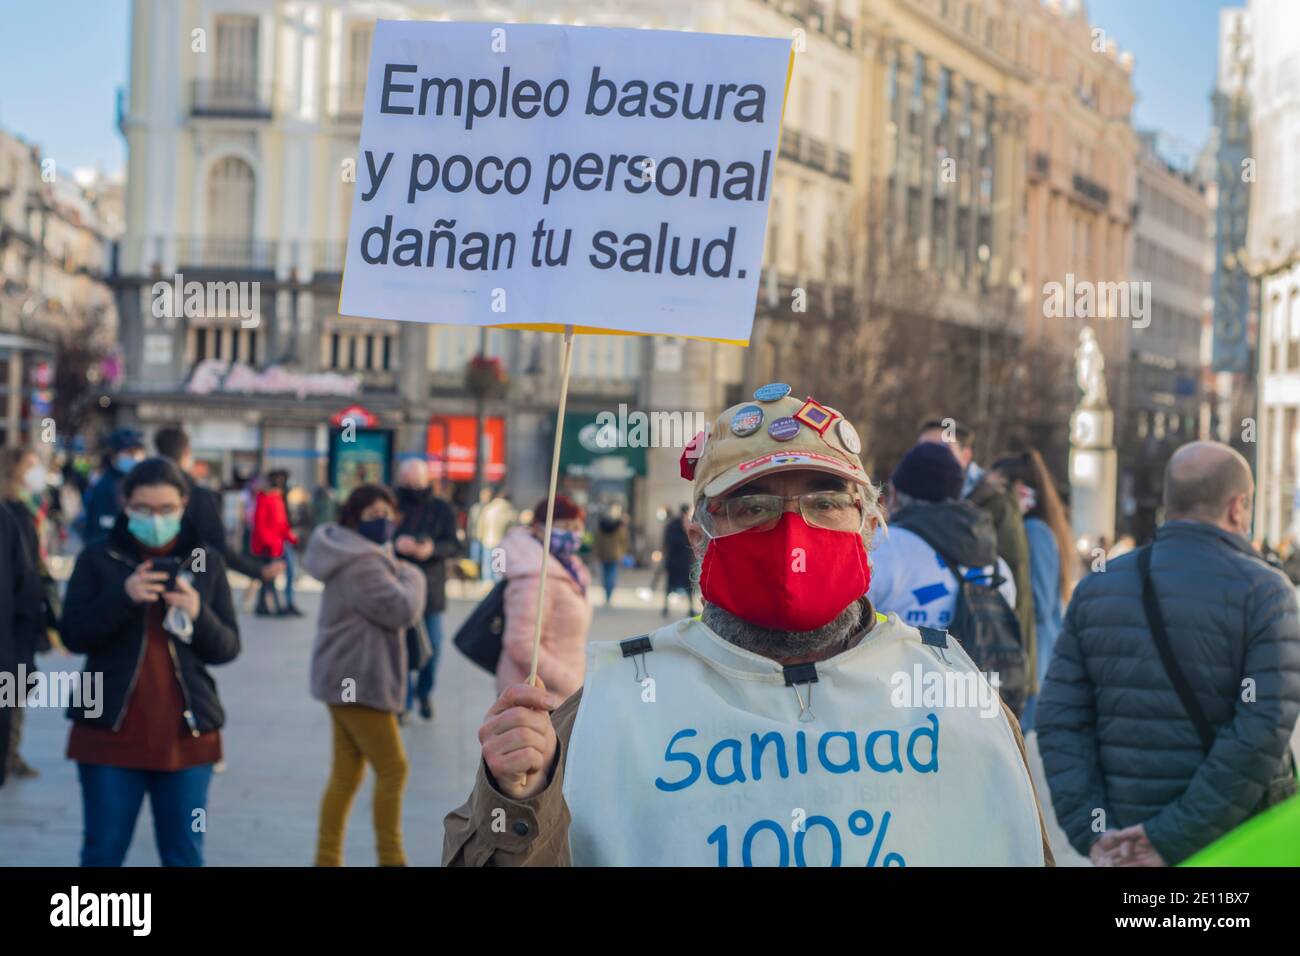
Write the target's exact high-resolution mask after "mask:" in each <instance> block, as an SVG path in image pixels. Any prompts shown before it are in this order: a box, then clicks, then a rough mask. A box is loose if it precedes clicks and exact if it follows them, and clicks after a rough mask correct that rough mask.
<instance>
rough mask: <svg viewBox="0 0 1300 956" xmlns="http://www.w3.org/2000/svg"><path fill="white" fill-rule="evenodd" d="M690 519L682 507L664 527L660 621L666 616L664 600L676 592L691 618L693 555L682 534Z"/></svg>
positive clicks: (693, 583) (687, 538) (693, 597)
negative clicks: (688, 609)
mask: <svg viewBox="0 0 1300 956" xmlns="http://www.w3.org/2000/svg"><path fill="white" fill-rule="evenodd" d="M690 517H691V506H690V505H682V506H681V508H680V509H679V510H678V511H677V513H676V514H675V515H673V516H672V517H671V518H670V519H669V521H668V523H667V524H666V525H664V546H663V552H664V610H663V616H664V617H667V616H668V598H669V597H671V596H672V595H673V594H675V593H677V592H678V591H681V592H682V593H684V594H685V595H686V604H687V606H688V607H689V608H690V612H691V613H690V616H691V617H694V616H695V582H694V581H693V580H692V577H693V574H692V572H693V570H694V567H695V552H694V551H693V550H692V549H691V539H690V537H689V536H688V535H687V533H686V530H687V526H688V525H689V523H690Z"/></svg>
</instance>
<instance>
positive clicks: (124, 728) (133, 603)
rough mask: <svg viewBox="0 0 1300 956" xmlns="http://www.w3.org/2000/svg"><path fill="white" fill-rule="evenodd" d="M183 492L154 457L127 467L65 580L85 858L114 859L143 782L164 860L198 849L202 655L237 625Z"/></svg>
mask: <svg viewBox="0 0 1300 956" xmlns="http://www.w3.org/2000/svg"><path fill="white" fill-rule="evenodd" d="M187 492H188V485H187V483H186V481H185V476H184V475H183V474H182V473H181V471H180V469H179V468H177V467H176V465H175V464H174V463H172V462H171V461H168V460H167V459H165V458H150V459H147V460H145V461H142V462H140V463H139V464H138V465H136V466H135V467H134V468H132V469H131V471H130V472H128V473H127V475H126V477H125V478H124V479H123V481H122V499H123V502H124V506H123V509H122V511H121V512H120V513H119V514H118V516H117V521H116V523H115V524H114V526H113V529H112V531H111V532H110V533H109V535H108V538H107V540H105V541H102V542H100V543H98V544H93V545H90V546H88V547H87V548H86V549H85V550H84V551H82V552H81V555H80V556H79V557H78V558H77V563H76V566H75V568H74V569H73V571H72V578H71V580H70V581H69V582H68V590H67V595H66V597H65V598H64V606H63V622H62V636H63V642H64V644H66V645H67V647H68V649H69V650H70V651H73V652H74V653H84V654H85V655H86V661H85V665H84V667H83V671H84V672H85V673H84V674H83V678H82V688H83V692H82V694H81V699H80V700H79V701H76V702H75V706H73V707H71V708H69V715H70V716H71V718H72V720H73V726H72V732H71V734H70V735H69V737H68V758H69V759H71V760H75V761H76V762H77V772H78V776H79V777H80V779H81V795H82V812H83V819H84V832H83V840H82V848H81V864H82V866H120V865H121V864H122V861H123V859H124V858H125V857H126V853H127V850H128V849H129V847H130V844H131V835H132V833H133V832H134V830H135V822H136V817H137V816H138V815H139V813H140V805H141V803H142V802H143V801H144V797H145V794H146V793H147V794H148V795H149V804H150V807H151V808H152V811H153V819H154V837H155V840H156V842H157V845H158V855H159V858H160V860H161V862H162V865H163V866H201V865H202V863H203V832H204V830H205V829H206V827H204V826H198V825H196V821H197V819H198V816H197V815H202V814H205V813H206V808H207V793H208V783H209V781H210V780H211V779H212V768H213V764H215V763H216V762H217V761H219V760H220V759H221V733H220V727H221V725H222V724H223V723H224V720H225V713H224V711H223V710H222V708H221V701H220V700H219V699H218V698H217V688H216V684H215V682H214V681H213V679H212V677H211V675H209V673H208V667H209V666H211V665H216V664H224V663H226V662H228V661H231V660H233V659H234V658H235V657H236V655H238V653H239V627H238V625H237V623H236V620H235V610H234V604H233V602H232V600H231V596H230V585H229V584H228V583H227V581H226V568H225V564H224V562H223V561H222V558H221V555H220V554H219V553H217V552H216V551H215V550H212V549H205V548H203V547H202V545H201V544H200V542H199V539H198V536H197V534H196V533H195V531H194V529H193V528H192V527H191V526H190V525H189V523H188V521H186V520H183V519H182V514H183V513H184V511H185V504H186V494H187ZM100 675H102V684H100V685H98V686H96V682H97V681H99V680H100ZM92 690H93V691H94V692H93V693H91V691H92Z"/></svg>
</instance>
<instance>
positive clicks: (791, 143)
mask: <svg viewBox="0 0 1300 956" xmlns="http://www.w3.org/2000/svg"><path fill="white" fill-rule="evenodd" d="M802 155H803V134H802V133H800V132H799V131H798V130H793V129H787V130H783V131H782V133H781V158H782V159H793V160H794V161H795V162H796V163H797V162H799V161H800V157H801V156H802Z"/></svg>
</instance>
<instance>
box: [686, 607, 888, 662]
mask: <svg viewBox="0 0 1300 956" xmlns="http://www.w3.org/2000/svg"><path fill="white" fill-rule="evenodd" d="M866 608H867V599H866V598H865V597H861V598H859V599H858V600H856V601H854V602H853V603H852V604H850V605H849V606H848V607H846V608H845V609H844V610H843V611H841V612H840V613H839V614H837V615H836V616H835V619H834V620H833V621H831V622H829V623H827V624H823V625H822V626H821V627H818V628H814V629H813V630H811V631H774V630H769V629H768V628H766V627H759V626H758V625H757V624H750V623H749V622H748V621H746V620H743V619H741V618H739V617H737V616H736V615H734V614H732V613H731V612H730V611H727V610H724V609H723V608H720V607H718V606H717V605H716V604H710V603H708V602H707V601H705V602H704V613H703V614H702V615H701V620H702V621H703V622H704V624H705V625H706V626H707V627H708V628H709V629H710V630H711V631H713V633H715V634H717V635H718V636H719V637H720V638H722V639H723V640H724V641H726V642H727V643H729V644H735V645H736V646H737V647H742V648H744V649H745V650H747V651H750V652H752V653H754V654H758V655H760V656H762V657H767V658H771V659H772V660H774V661H787V660H803V659H806V658H817V659H824V658H826V657H830V656H831V653H827V652H832V653H833V652H835V651H836V650H837V649H838V648H839V646H840V645H843V644H846V643H847V642H848V640H849V638H850V637H852V636H853V635H854V634H856V633H857V632H858V631H859V630H860V629H861V626H862V620H863V614H864V613H865V612H866Z"/></svg>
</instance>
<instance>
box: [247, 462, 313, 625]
mask: <svg viewBox="0 0 1300 956" xmlns="http://www.w3.org/2000/svg"><path fill="white" fill-rule="evenodd" d="M266 482H267V483H266V487H265V488H264V489H263V490H262V491H261V492H259V493H258V495H257V505H256V509H255V511H254V512H253V535H252V539H251V542H250V547H251V548H252V551H253V554H254V556H256V557H259V558H265V559H269V560H270V561H271V562H272V563H275V562H280V563H282V564H283V565H284V604H281V603H280V596H279V594H278V593H277V592H276V582H275V578H274V577H272V578H270V579H269V580H267V579H263V580H262V588H261V591H260V592H259V594H258V596H257V614H258V615H259V616H263V617H265V616H270V615H276V614H278V615H281V616H289V617H302V611H300V610H298V608H297V606H296V605H295V604H294V603H293V579H294V571H295V570H296V569H297V563H298V562H297V558H296V557H295V555H294V550H293V549H294V548H295V547H296V546H297V544H298V536H297V535H296V534H294V533H293V525H292V524H290V523H289V510H288V507H287V506H286V504H285V492H286V491H287V490H288V485H289V473H288V472H287V471H284V470H282V469H277V470H275V471H272V472H270V473H269V474H268V475H267V476H266ZM272 605H274V608H273V607H272Z"/></svg>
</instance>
